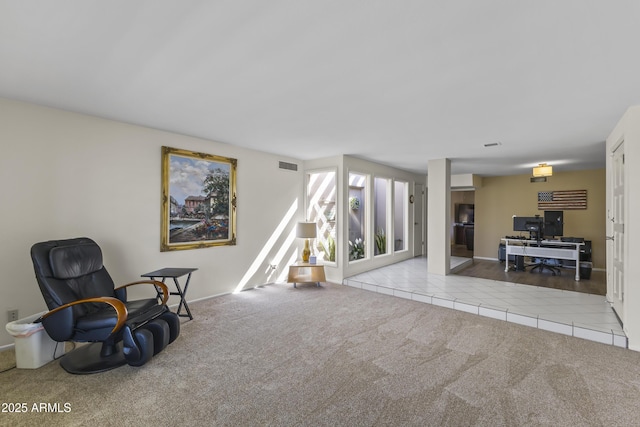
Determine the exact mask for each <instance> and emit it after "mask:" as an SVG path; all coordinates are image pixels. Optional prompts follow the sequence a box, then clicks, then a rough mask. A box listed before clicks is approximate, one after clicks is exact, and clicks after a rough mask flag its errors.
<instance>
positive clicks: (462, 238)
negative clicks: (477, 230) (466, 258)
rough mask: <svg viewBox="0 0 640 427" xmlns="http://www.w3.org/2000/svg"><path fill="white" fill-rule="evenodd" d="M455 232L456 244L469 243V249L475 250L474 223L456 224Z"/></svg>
mask: <svg viewBox="0 0 640 427" xmlns="http://www.w3.org/2000/svg"><path fill="white" fill-rule="evenodd" d="M453 232H454V241H455V244H456V245H467V249H469V250H470V251H472V250H473V224H455V225H454V226H453Z"/></svg>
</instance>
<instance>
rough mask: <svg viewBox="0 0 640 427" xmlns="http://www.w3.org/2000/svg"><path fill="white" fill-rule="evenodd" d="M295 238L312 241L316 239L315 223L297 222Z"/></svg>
mask: <svg viewBox="0 0 640 427" xmlns="http://www.w3.org/2000/svg"><path fill="white" fill-rule="evenodd" d="M296 236H297V237H302V238H304V239H313V238H315V237H316V223H315V222H299V223H298V225H297V227H296Z"/></svg>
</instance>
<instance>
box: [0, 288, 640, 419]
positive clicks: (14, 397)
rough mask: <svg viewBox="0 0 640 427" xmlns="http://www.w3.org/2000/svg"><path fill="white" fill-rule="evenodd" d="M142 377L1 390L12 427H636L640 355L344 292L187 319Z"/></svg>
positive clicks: (215, 307)
mask: <svg viewBox="0 0 640 427" xmlns="http://www.w3.org/2000/svg"><path fill="white" fill-rule="evenodd" d="M191 309H192V312H193V313H194V316H195V318H194V320H193V321H190V322H185V323H183V325H182V334H181V336H180V337H179V338H178V340H177V341H176V342H175V343H173V344H172V345H170V346H169V347H167V349H166V350H165V351H164V352H163V353H161V354H159V355H157V356H156V357H155V358H154V359H153V360H152V361H151V362H150V363H148V364H147V365H145V366H143V367H141V368H131V367H128V366H125V367H122V368H119V369H116V370H113V371H110V372H106V373H103V374H96V375H90V376H74V375H70V374H67V373H66V372H64V371H63V370H62V368H60V366H59V365H58V362H52V363H50V364H48V365H46V366H44V367H42V368H40V369H37V370H22V369H13V370H10V371H8V372H5V373H2V374H0V396H2V402H3V403H5V402H13V403H18V402H25V403H27V406H28V407H29V410H31V408H32V406H33V404H34V403H52V404H53V403H58V404H59V405H60V407H61V408H62V410H64V404H65V403H68V404H69V408H70V412H68V413H34V412H28V413H25V414H8V413H1V414H0V425H3V426H4V425H7V426H9V425H10V426H37V425H48V426H57V425H59V426H73V425H78V426H79V425H94V426H98V425H100V426H110V425H113V426H121V425H143V426H146V425H154V426H156V425H162V426H165V425H167V426H168V425H179V424H185V425H196V426H209V425H216V426H217V425H222V426H262V425H272V426H281V425H282V426H300V425H302V426H396V425H416V426H446V425H450V426H469V425H483V426H501V425H502V426H519V425H528V426H535V425H552V426H581V425H593V426H605V425H606V426H631V425H638V424H639V423H640V404H639V402H640V353H637V352H633V351H630V350H625V349H621V348H616V347H613V346H609V345H602V344H598V343H594V342H591V341H585V340H581V339H578V338H572V337H567V336H564V335H558V334H553V333H550V332H546V331H541V330H537V329H531V328H527V327H524V326H520V325H516V324H513V323H506V322H501V321H497V320H493V319H489V318H485V317H480V316H475V315H471V314H467V313H463V312H459V311H454V310H448V309H445V308H441V307H437V306H433V305H426V304H422V303H417V302H413V301H407V300H404V299H399V298H393V297H389V296H385V295H380V294H376V293H372V292H366V291H361V290H358V289H354V288H351V287H347V286H341V285H331V284H325V285H323V286H322V287H321V288H316V287H315V286H313V285H300V286H299V287H298V289H293V288H292V287H291V286H290V285H288V286H287V285H271V286H266V287H263V288H259V289H256V290H251V291H246V292H242V293H240V294H237V295H228V296H224V297H220V298H214V299H211V300H208V301H204V302H199V303H193V304H192V305H191Z"/></svg>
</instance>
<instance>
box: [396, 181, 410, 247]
mask: <svg viewBox="0 0 640 427" xmlns="http://www.w3.org/2000/svg"><path fill="white" fill-rule="evenodd" d="M408 194H409V184H408V183H406V182H403V181H396V182H395V183H394V193H393V198H394V199H393V201H394V203H393V213H394V216H393V236H394V250H395V251H396V252H397V251H403V250H405V249H406V248H407V235H408V226H407V224H408V211H409V210H408V209H407V200H408Z"/></svg>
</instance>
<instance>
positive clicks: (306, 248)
mask: <svg viewBox="0 0 640 427" xmlns="http://www.w3.org/2000/svg"><path fill="white" fill-rule="evenodd" d="M309 256H311V249H310V248H309V239H305V241H304V249H303V250H302V262H309Z"/></svg>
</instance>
